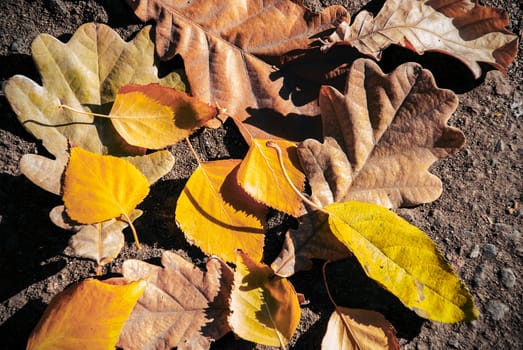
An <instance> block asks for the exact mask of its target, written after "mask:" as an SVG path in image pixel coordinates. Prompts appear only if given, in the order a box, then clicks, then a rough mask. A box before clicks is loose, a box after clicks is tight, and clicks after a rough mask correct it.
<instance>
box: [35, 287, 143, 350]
mask: <svg viewBox="0 0 523 350" xmlns="http://www.w3.org/2000/svg"><path fill="white" fill-rule="evenodd" d="M145 286H146V282H144V281H136V282H132V283H129V284H126V285H112V284H109V283H105V282H101V281H98V280H95V279H87V280H84V281H82V282H79V283H77V284H74V285H73V286H71V287H69V288H67V289H66V290H64V291H63V292H61V293H60V294H58V295H56V296H55V297H54V298H53V300H51V303H50V304H49V306H47V308H46V310H45V312H44V314H43V315H42V318H41V319H40V321H39V322H38V324H37V325H36V327H35V329H34V330H33V332H32V334H31V336H30V337H29V340H28V342H27V349H28V350H51V349H107V350H112V349H114V348H115V345H116V342H117V340H118V335H119V334H120V330H121V329H122V327H123V325H124V323H125V320H126V319H127V318H128V317H129V315H130V314H131V311H132V309H133V307H134V306H135V304H136V302H137V301H138V299H139V298H140V296H141V295H142V293H143V292H144V290H145Z"/></svg>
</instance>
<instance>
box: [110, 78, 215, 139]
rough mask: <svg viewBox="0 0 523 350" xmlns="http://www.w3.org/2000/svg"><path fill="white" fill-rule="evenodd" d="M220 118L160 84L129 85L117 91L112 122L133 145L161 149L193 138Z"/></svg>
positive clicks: (207, 106) (191, 98) (195, 100)
mask: <svg viewBox="0 0 523 350" xmlns="http://www.w3.org/2000/svg"><path fill="white" fill-rule="evenodd" d="M217 114H218V111H217V108H216V107H211V106H209V105H208V104H206V103H203V102H201V101H199V100H198V99H196V98H194V97H191V96H189V95H187V94H186V93H184V92H181V91H177V90H175V89H172V88H169V87H166V86H162V85H160V84H148V85H136V84H130V85H125V86H123V87H122V88H121V89H120V90H118V95H116V99H115V101H114V104H113V107H112V109H111V113H110V118H111V122H112V123H113V126H114V128H115V129H116V131H117V132H118V134H120V136H122V138H123V139H124V140H125V141H126V142H127V143H129V144H130V145H133V146H137V147H144V148H149V149H160V148H164V147H167V146H169V145H173V144H175V143H177V142H179V141H180V140H183V139H184V138H186V137H188V136H189V135H191V134H192V133H193V132H194V131H196V129H198V128H200V127H201V126H203V124H205V122H206V121H208V120H210V119H212V118H214V117H215V116H216V115H217Z"/></svg>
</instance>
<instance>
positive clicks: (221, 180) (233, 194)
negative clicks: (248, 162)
mask: <svg viewBox="0 0 523 350" xmlns="http://www.w3.org/2000/svg"><path fill="white" fill-rule="evenodd" d="M239 163H240V161H239V160H235V159H230V160H219V161H212V162H206V163H202V164H200V166H199V167H198V168H197V169H196V170H195V172H194V173H193V174H192V175H191V177H190V178H189V181H188V182H187V184H186V185H185V187H184V189H183V191H182V193H181V194H180V197H179V198H178V203H177V204H176V222H177V224H178V226H179V227H180V229H181V230H182V231H183V232H184V233H185V237H186V238H187V239H188V240H189V241H190V242H192V243H194V244H196V245H197V246H198V247H200V249H201V250H203V251H204V252H205V253H206V254H209V255H217V256H219V257H220V258H222V259H224V260H225V261H228V262H234V261H235V259H236V256H235V254H234V252H235V251H236V249H242V250H244V251H245V252H247V253H248V254H249V255H251V256H252V257H253V259H256V260H261V258H262V254H263V244H264V238H265V236H264V235H263V233H264V231H263V222H264V221H265V215H266V207H265V206H263V205H261V204H258V203H256V202H255V201H253V200H252V198H250V197H249V196H248V195H247V194H246V193H245V191H243V190H242V189H241V187H240V186H239V185H238V184H237V183H236V172H237V170H238V165H239Z"/></svg>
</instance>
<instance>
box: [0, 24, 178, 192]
mask: <svg viewBox="0 0 523 350" xmlns="http://www.w3.org/2000/svg"><path fill="white" fill-rule="evenodd" d="M150 30H151V27H150V26H149V27H145V28H144V29H142V30H141V31H140V32H139V33H138V34H137V35H136V37H135V38H134V39H133V40H132V41H130V42H125V41H123V40H122V39H121V38H120V37H119V36H118V34H117V33H116V32H115V31H113V30H112V29H111V28H110V27H108V26H106V25H103V24H95V23H87V24H84V25H82V26H81V27H80V28H78V30H77V31H76V32H75V33H74V35H73V36H72V38H71V39H70V40H69V41H68V42H67V43H65V44H64V43H62V42H60V41H58V40H57V39H55V38H53V37H51V36H49V35H47V34H41V35H38V36H37V37H36V39H35V40H34V41H33V43H32V46H31V48H32V55H33V59H34V61H35V64H36V66H37V68H38V71H39V72H40V74H41V76H42V82H43V86H40V85H38V84H37V83H35V82H33V81H32V80H30V79H28V78H26V77H24V76H21V75H16V76H14V77H12V78H10V79H9V80H8V81H7V83H6V85H5V95H6V98H7V100H8V101H9V103H10V105H11V107H12V109H13V111H14V112H15V113H16V114H17V116H18V119H19V121H20V122H21V123H22V125H23V126H24V127H25V128H26V129H27V131H29V132H30V133H31V134H32V135H34V136H35V137H36V138H37V139H39V140H42V143H43V145H44V147H45V148H46V149H47V150H48V151H49V152H50V153H51V154H52V155H53V156H54V157H55V158H56V160H54V161H53V160H50V159H47V158H42V157H41V156H37V155H24V156H23V157H22V160H21V163H20V169H21V171H22V173H23V174H24V175H25V176H27V177H28V178H29V179H30V180H31V181H33V182H34V183H35V184H37V185H38V186H41V187H43V188H44V189H45V190H48V191H51V192H53V193H56V194H59V193H60V186H59V184H60V180H61V174H62V173H63V169H64V168H65V165H66V164H67V159H68V158H69V146H68V145H69V144H72V145H75V146H79V147H82V148H84V149H87V150H89V151H91V152H95V153H100V154H107V153H111V154H142V153H143V150H142V149H139V148H136V147H132V146H130V145H128V144H125V142H123V141H122V140H121V138H119V136H118V134H117V133H116V132H115V131H114V129H113V127H112V126H111V123H110V122H109V121H108V120H106V119H102V118H95V117H92V116H89V115H85V114H80V113H76V112H72V111H70V110H66V109H61V108H59V106H61V105H68V106H70V107H74V108H76V109H80V110H84V111H86V112H104V111H105V112H107V111H106V108H107V104H109V103H112V102H113V101H114V99H115V97H116V94H117V92H118V90H119V89H120V87H122V86H124V85H126V84H129V83H136V84H146V83H155V82H160V83H161V84H163V85H165V86H170V87H176V88H178V89H184V84H183V83H182V82H181V79H180V76H179V75H178V74H176V73H171V74H169V75H167V76H166V77H165V78H162V79H159V78H158V76H157V75H158V70H157V67H156V60H157V59H156V58H155V55H154V42H153V41H152V40H151V37H150ZM54 162H56V163H54Z"/></svg>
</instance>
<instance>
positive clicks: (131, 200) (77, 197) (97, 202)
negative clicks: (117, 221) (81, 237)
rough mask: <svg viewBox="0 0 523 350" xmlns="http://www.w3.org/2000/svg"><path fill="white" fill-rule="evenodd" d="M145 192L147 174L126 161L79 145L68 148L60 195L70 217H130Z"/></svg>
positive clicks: (94, 219)
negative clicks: (69, 154)
mask: <svg viewBox="0 0 523 350" xmlns="http://www.w3.org/2000/svg"><path fill="white" fill-rule="evenodd" d="M148 193H149V183H148V181H147V178H146V177H145V176H144V175H143V174H142V173H141V172H140V171H139V170H138V169H136V167H134V165H132V164H131V163H129V162H128V161H126V160H123V159H120V158H117V157H113V156H102V155H99V154H94V153H91V152H89V151H85V150H83V149H81V148H79V147H74V148H73V149H72V150H71V157H70V159H69V164H68V165H67V168H66V170H65V182H64V195H63V200H64V204H65V207H66V209H67V214H68V215H69V216H70V217H71V219H73V220H76V221H78V222H80V223H82V224H93V223H97V222H102V221H105V220H109V219H112V218H115V217H117V216H119V215H125V216H127V217H129V215H130V214H131V212H132V210H133V209H134V208H135V207H136V206H137V205H138V204H139V203H140V202H141V201H142V200H143V199H144V198H145V196H147V194H148Z"/></svg>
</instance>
